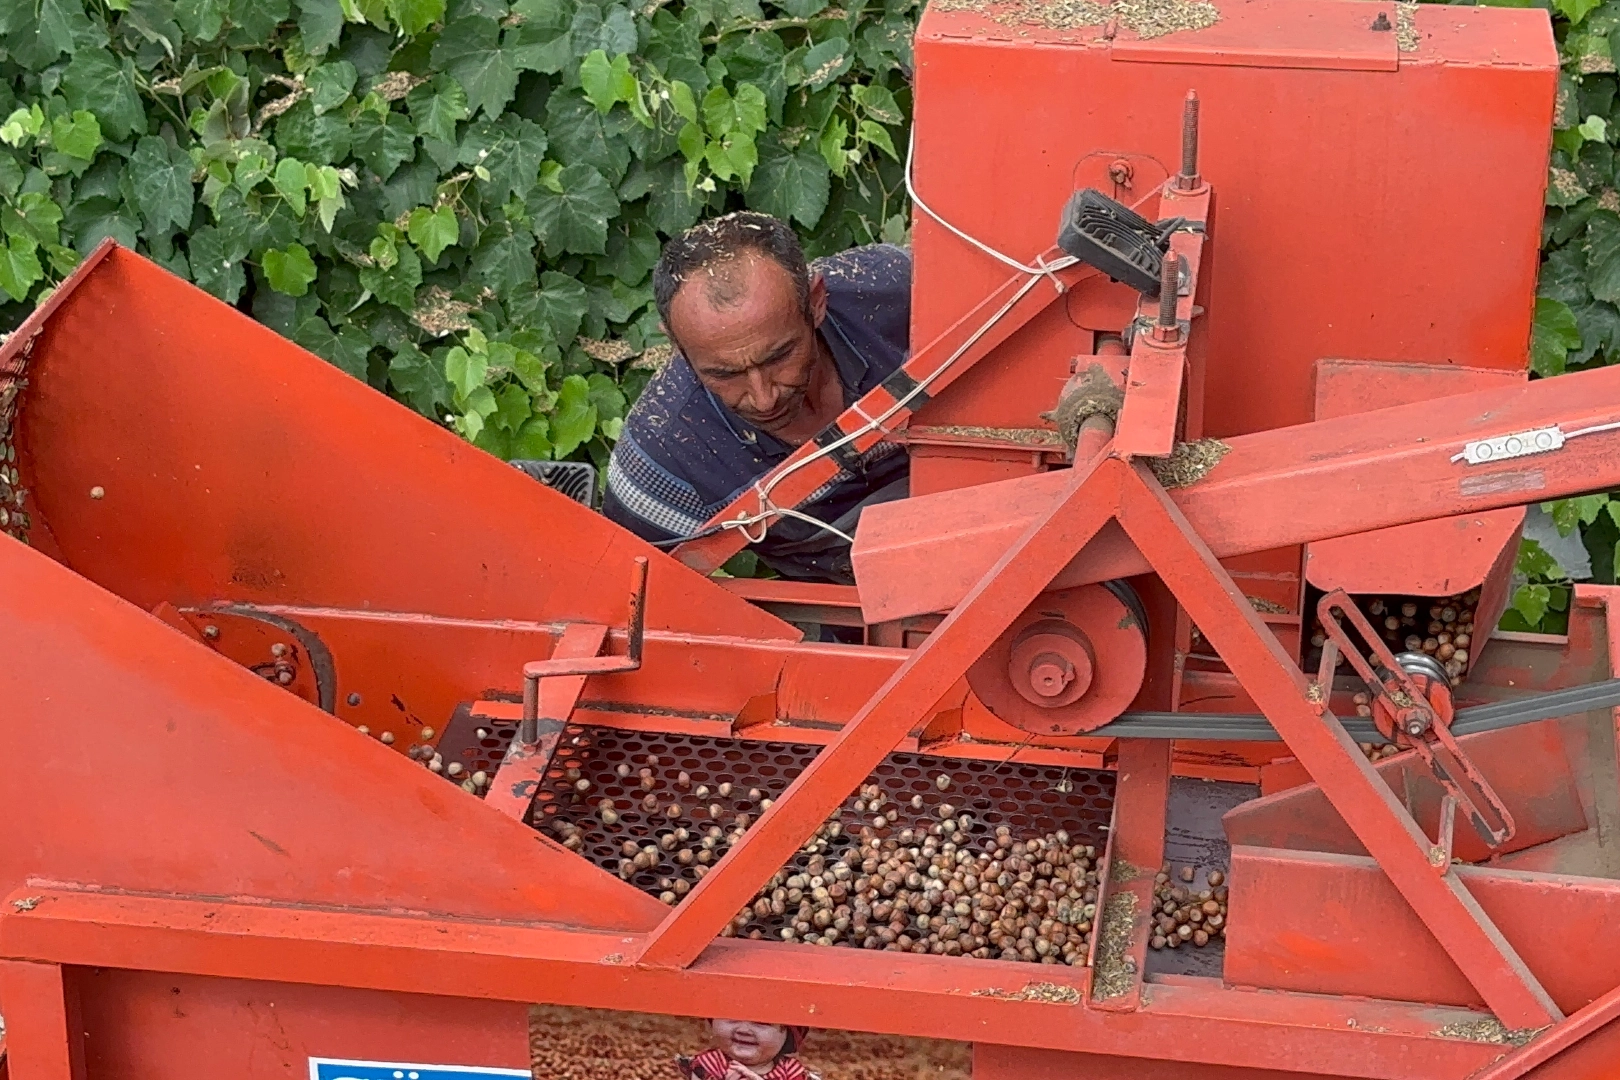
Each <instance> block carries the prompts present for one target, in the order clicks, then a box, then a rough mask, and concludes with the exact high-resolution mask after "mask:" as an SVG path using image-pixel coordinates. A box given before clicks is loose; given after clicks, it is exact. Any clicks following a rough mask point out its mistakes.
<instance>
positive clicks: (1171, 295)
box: [1153, 248, 1181, 344]
mask: <svg viewBox="0 0 1620 1080" xmlns="http://www.w3.org/2000/svg"><path fill="white" fill-rule="evenodd" d="M1180 271H1181V258H1180V257H1179V256H1178V255H1177V254H1176V253H1175V250H1174V249H1173V248H1172V249H1169V250H1167V251H1165V253H1164V261H1163V263H1162V264H1161V266H1160V272H1159V321H1158V324H1157V325H1156V326H1154V328H1153V339H1154V340H1155V341H1161V342H1164V343H1166V344H1174V343H1175V342H1177V341H1180V340H1181V326H1180V324H1178V323H1177V322H1176V293H1177V292H1178V291H1179V288H1180V285H1181V281H1180V277H1181V274H1180Z"/></svg>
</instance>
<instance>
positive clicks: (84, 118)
mask: <svg viewBox="0 0 1620 1080" xmlns="http://www.w3.org/2000/svg"><path fill="white" fill-rule="evenodd" d="M51 145H53V146H55V147H56V148H57V149H58V150H60V151H61V152H62V153H64V154H66V155H68V156H69V157H75V158H78V159H80V160H81V161H90V160H93V159H94V158H95V156H96V150H97V148H99V147H100V146H101V124H100V123H98V122H97V120H96V118H95V117H94V116H93V115H92V114H90V113H88V112H85V111H84V110H82V109H81V110H79V111H78V112H75V113H74V114H73V115H72V116H58V117H57V118H56V119H54V120H52V121H51Z"/></svg>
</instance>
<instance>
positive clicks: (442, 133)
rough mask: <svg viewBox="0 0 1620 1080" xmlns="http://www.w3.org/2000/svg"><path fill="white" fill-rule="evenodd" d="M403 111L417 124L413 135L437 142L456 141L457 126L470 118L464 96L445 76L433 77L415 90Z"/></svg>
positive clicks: (409, 96) (463, 91)
mask: <svg viewBox="0 0 1620 1080" xmlns="http://www.w3.org/2000/svg"><path fill="white" fill-rule="evenodd" d="M405 107H406V108H407V109H409V110H410V114H411V119H412V120H413V121H414V122H415V123H416V133H417V134H418V135H421V136H423V137H424V138H429V139H438V140H439V141H440V142H446V143H453V142H455V141H456V124H457V122H459V121H461V120H465V119H467V118H468V117H469V116H471V115H472V113H471V112H470V111H468V109H467V92H466V91H465V90H463V89H462V88H461V84H460V83H458V82H456V81H455V80H454V79H451V78H449V77H448V76H445V75H436V76H434V77H433V78H432V79H430V80H429V81H428V82H425V83H422V84H421V85H420V86H417V87H415V88H414V89H412V90H411V92H410V93H409V94H408V95H406V97H405Z"/></svg>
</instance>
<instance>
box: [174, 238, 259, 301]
mask: <svg viewBox="0 0 1620 1080" xmlns="http://www.w3.org/2000/svg"><path fill="white" fill-rule="evenodd" d="M187 247H188V248H189V255H190V262H191V274H192V280H193V281H195V282H196V283H197V285H198V287H199V288H202V289H204V290H206V291H208V292H210V293H212V294H213V295H215V296H217V297H219V298H220V299H221V300H223V301H225V302H226V303H227V304H234V303H236V301H237V299H238V298H239V297H240V296H241V295H242V290H243V289H244V288H246V287H247V271H246V269H245V268H244V267H243V266H242V259H243V257H244V256H245V255H246V254H247V253H246V252H245V251H238V250H233V249H232V248H231V247H230V246H229V245H228V244H227V243H226V239H225V235H224V234H223V233H221V232H220V231H219V230H218V229H216V228H214V227H213V226H212V225H206V226H204V227H203V228H201V229H198V230H197V231H196V232H194V233H192V234H191V237H190V239H189V240H188V242H187Z"/></svg>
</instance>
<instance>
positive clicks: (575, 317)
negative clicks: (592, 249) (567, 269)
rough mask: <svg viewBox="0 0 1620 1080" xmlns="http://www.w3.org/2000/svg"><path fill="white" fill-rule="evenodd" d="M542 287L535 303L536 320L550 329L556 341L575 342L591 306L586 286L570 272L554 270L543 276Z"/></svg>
mask: <svg viewBox="0 0 1620 1080" xmlns="http://www.w3.org/2000/svg"><path fill="white" fill-rule="evenodd" d="M540 286H541V287H540V291H539V292H538V293H537V294H536V296H535V305H534V314H535V316H536V319H537V321H539V322H542V323H544V324H545V325H546V326H548V327H550V328H551V337H552V340H553V341H564V342H567V341H573V340H574V338H575V337H577V336H578V335H579V324H580V320H582V319H584V318H585V312H586V311H587V310H588V309H589V308H590V301H589V300H588V299H587V298H586V295H585V286H583V285H581V284H580V283H579V282H578V280H576V279H574V278H571V277H569V276H568V275H567V274H558V273H553V272H551V271H547V272H546V273H544V274H541V275H540Z"/></svg>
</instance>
